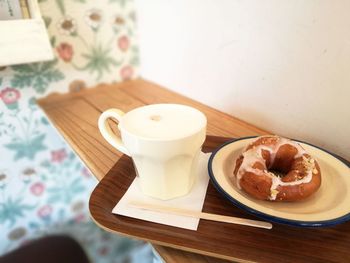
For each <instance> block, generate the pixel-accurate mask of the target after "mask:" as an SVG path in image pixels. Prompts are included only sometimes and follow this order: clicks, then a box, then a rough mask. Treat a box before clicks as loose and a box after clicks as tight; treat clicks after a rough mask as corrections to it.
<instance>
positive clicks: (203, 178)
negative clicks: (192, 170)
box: [112, 153, 210, 230]
mask: <svg viewBox="0 0 350 263" xmlns="http://www.w3.org/2000/svg"><path fill="white" fill-rule="evenodd" d="M209 156H210V154H209V153H207V154H205V153H201V155H200V158H199V164H198V170H197V173H198V174H197V180H196V182H195V183H194V185H193V188H192V189H191V192H190V193H189V194H187V195H186V196H183V197H179V198H175V199H171V200H167V201H162V200H159V199H154V198H152V197H149V196H145V195H143V194H142V192H141V189H140V186H139V183H138V180H139V178H138V177H136V178H135V179H134V181H133V182H132V184H131V185H130V187H129V189H128V190H127V191H126V193H125V194H124V196H123V197H122V198H121V199H120V201H119V202H118V203H117V205H116V206H115V207H114V208H113V210H112V213H114V214H118V215H123V216H129V217H133V218H138V219H143V220H146V221H150V222H155V223H159V224H164V225H169V226H175V227H180V228H185V229H190V230H197V228H198V224H199V219H198V218H191V217H186V216H178V215H171V214H167V213H160V212H153V211H149V210H144V209H140V208H136V207H131V206H129V205H128V203H129V202H130V201H138V202H143V203H147V204H154V205H162V206H169V207H176V208H184V209H189V210H192V211H198V212H201V211H202V208H203V203H204V199H205V195H206V192H207V187H208V182H209V176H208V168H207V166H208V159H209Z"/></svg>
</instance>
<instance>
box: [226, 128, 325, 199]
mask: <svg viewBox="0 0 350 263" xmlns="http://www.w3.org/2000/svg"><path fill="white" fill-rule="evenodd" d="M231 179H232V180H233V181H235V183H236V184H237V186H238V188H239V189H243V190H244V191H245V192H247V193H248V194H249V195H251V196H253V197H255V198H257V199H261V200H271V201H299V200H303V199H305V198H307V197H309V196H310V195H312V194H313V193H315V192H316V191H317V190H318V188H319V187H320V185H321V170H320V166H319V165H318V163H317V161H316V160H315V159H314V158H312V157H311V156H310V155H309V154H308V153H307V152H306V151H305V150H304V148H302V146H301V145H300V144H299V143H297V142H294V141H291V140H289V139H285V138H281V137H278V136H272V135H270V136H261V137H258V138H257V139H256V140H254V141H253V142H252V143H250V144H249V145H248V146H247V147H246V148H245V149H244V150H243V152H242V154H241V155H240V156H239V157H238V158H237V160H236V165H235V169H234V171H233V176H232V177H231Z"/></svg>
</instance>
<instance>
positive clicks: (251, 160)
mask: <svg viewBox="0 0 350 263" xmlns="http://www.w3.org/2000/svg"><path fill="white" fill-rule="evenodd" d="M264 137H268V138H270V137H277V138H278V141H277V143H276V144H274V145H258V146H254V147H253V148H251V149H249V150H246V149H247V148H248V147H249V146H251V145H252V144H253V143H254V142H255V141H257V140H258V139H261V138H264ZM255 141H254V142H252V143H250V144H249V145H248V146H247V147H246V148H245V150H244V152H243V153H242V155H243V161H242V163H241V166H240V167H239V169H238V171H237V174H236V184H237V187H238V188H239V189H241V185H240V181H241V179H242V176H243V174H244V173H245V172H251V173H254V174H256V175H267V176H269V177H270V178H271V180H272V184H271V188H270V197H269V199H270V200H275V199H276V197H277V194H278V190H277V188H278V186H292V185H299V184H304V183H309V182H310V181H311V180H312V174H313V173H314V174H317V169H316V168H315V160H314V159H312V158H311V157H310V158H307V157H305V154H306V151H305V150H304V149H303V147H301V145H300V144H298V143H294V142H292V141H291V140H288V139H285V138H280V137H278V136H261V137H259V138H257V139H256V140H255ZM285 144H288V145H291V146H293V147H294V148H296V149H297V153H296V154H295V156H294V159H297V158H300V157H303V166H305V167H306V172H307V174H306V176H304V177H303V178H301V179H299V180H295V181H292V182H283V181H282V180H281V178H280V177H278V176H276V175H275V174H274V173H272V172H267V169H268V168H270V167H266V162H265V160H264V158H263V156H262V150H266V151H268V152H269V153H270V166H271V165H272V164H273V163H274V161H275V158H276V153H277V152H278V150H279V148H280V147H281V146H282V145H285ZM256 162H260V163H262V164H264V165H265V167H264V168H265V171H263V170H260V169H254V168H253V165H254V164H255V163H256ZM315 170H316V172H315Z"/></svg>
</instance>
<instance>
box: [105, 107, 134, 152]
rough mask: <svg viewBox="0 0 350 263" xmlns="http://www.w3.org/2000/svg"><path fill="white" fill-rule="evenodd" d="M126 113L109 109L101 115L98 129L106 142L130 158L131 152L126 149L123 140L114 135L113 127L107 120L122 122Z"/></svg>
mask: <svg viewBox="0 0 350 263" xmlns="http://www.w3.org/2000/svg"><path fill="white" fill-rule="evenodd" d="M124 114H125V113H124V112H123V111H121V110H119V109H109V110H106V111H105V112H103V113H102V114H101V116H100V117H99V119H98V128H99V130H100V132H101V134H102V136H103V138H105V140H106V141H107V142H109V143H110V144H111V145H112V146H113V147H114V148H116V149H117V150H118V151H121V152H122V153H124V154H126V155H128V156H130V153H129V151H128V150H127V149H126V148H125V145H124V144H123V142H122V140H121V138H120V137H119V136H117V135H115V134H114V132H113V131H112V129H111V127H109V125H108V122H107V120H108V119H109V118H112V119H115V120H116V121H118V122H120V120H121V118H122V117H123V115H124Z"/></svg>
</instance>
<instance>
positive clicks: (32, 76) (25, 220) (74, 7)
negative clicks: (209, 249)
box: [0, 0, 153, 263]
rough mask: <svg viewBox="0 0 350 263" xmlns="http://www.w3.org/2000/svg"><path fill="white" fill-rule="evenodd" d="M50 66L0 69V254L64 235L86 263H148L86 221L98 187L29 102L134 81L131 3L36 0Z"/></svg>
mask: <svg viewBox="0 0 350 263" xmlns="http://www.w3.org/2000/svg"><path fill="white" fill-rule="evenodd" d="M39 4H40V9H41V12H42V15H43V18H44V21H45V23H46V26H47V29H48V32H49V36H50V40H51V44H52V48H53V50H54V53H55V54H56V59H55V60H53V61H48V62H40V63H33V64H24V65H16V66H8V67H1V68H0V153H1V160H0V230H1V231H0V255H2V254H4V253H6V252H9V251H11V250H13V249H15V248H17V247H19V246H21V245H23V244H26V243H27V242H30V240H32V239H33V238H37V237H40V236H43V235H48V234H53V233H66V234H68V235H70V236H72V237H73V238H75V239H76V240H78V241H79V242H80V243H81V245H82V246H83V248H84V249H85V251H86V252H87V254H88V256H89V258H90V260H91V262H102V263H103V262H152V258H153V256H152V253H151V247H150V246H149V245H146V244H144V243H143V242H141V241H136V240H131V239H128V238H124V237H120V236H117V235H113V234H109V233H107V232H105V231H104V230H101V229H100V228H99V227H97V226H96V225H95V224H94V223H93V222H92V221H91V220H90V219H89V212H88V207H87V205H88V199H89V195H90V192H91V191H92V190H93V188H94V186H95V185H96V183H97V182H96V179H95V178H94V177H93V176H92V175H91V174H90V172H89V171H88V170H87V168H86V167H84V165H83V164H82V163H81V161H80V159H79V158H77V156H76V155H75V154H74V153H73V152H72V151H71V149H70V148H69V147H68V146H67V144H66V143H65V142H64V141H63V140H62V139H61V138H60V136H59V135H58V133H57V132H56V130H54V128H53V127H51V125H50V124H49V122H48V120H47V118H46V117H45V116H44V114H43V112H42V111H41V110H40V109H39V108H38V107H37V105H36V103H35V100H36V99H37V98H39V97H41V96H45V95H47V94H48V93H51V92H68V91H77V90H80V89H82V88H85V87H90V86H94V85H96V84H98V82H100V81H103V82H115V81H122V80H126V79H131V78H134V77H136V76H137V65H138V49H137V46H136V43H135V36H134V32H135V14H134V9H133V3H132V2H131V1H130V0H101V1H88V0H70V1H68V0H55V1H53V0H40V1H39Z"/></svg>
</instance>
